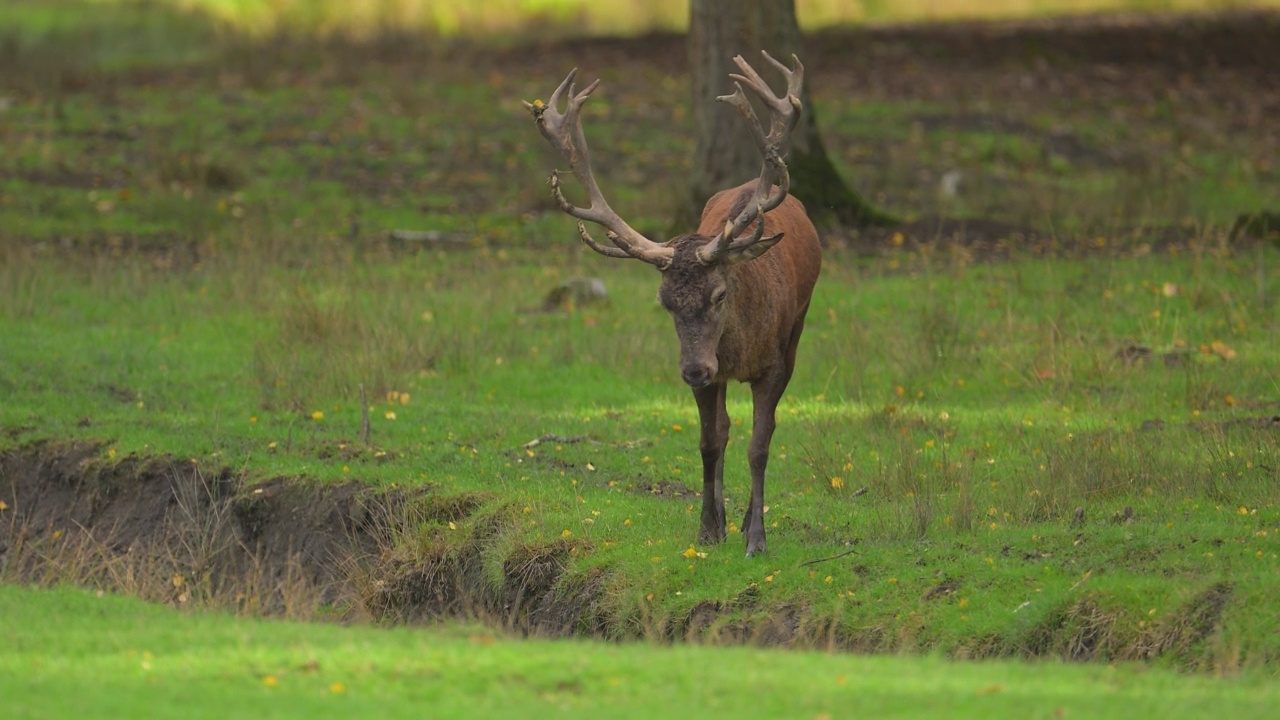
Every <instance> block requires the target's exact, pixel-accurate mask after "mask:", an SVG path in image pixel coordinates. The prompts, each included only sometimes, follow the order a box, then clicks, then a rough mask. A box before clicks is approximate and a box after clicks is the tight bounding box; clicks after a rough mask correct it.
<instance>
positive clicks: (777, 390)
mask: <svg viewBox="0 0 1280 720" xmlns="http://www.w3.org/2000/svg"><path fill="white" fill-rule="evenodd" d="M787 375H788V377H782V378H773V379H771V380H764V381H761V382H758V383H755V384H753V385H752V386H751V395H752V398H751V399H752V406H753V407H752V414H753V419H752V428H751V445H750V447H749V448H747V462H748V463H749V464H750V466H751V500H750V502H748V503H747V513H746V516H744V517H743V518H742V534H743V535H745V536H746V539H747V557H751V556H752V555H757V554H764V553H766V552H768V550H769V548H768V546H767V545H766V544H765V539H764V472H765V469H766V468H767V467H768V465H769V444H770V443H771V442H772V441H773V430H774V428H775V427H777V422H776V420H775V418H774V415H775V413H776V411H777V409H778V401H779V400H781V399H782V391H783V390H785V389H786V387H787V380H788V379H790V378H789V375H790V373H787Z"/></svg>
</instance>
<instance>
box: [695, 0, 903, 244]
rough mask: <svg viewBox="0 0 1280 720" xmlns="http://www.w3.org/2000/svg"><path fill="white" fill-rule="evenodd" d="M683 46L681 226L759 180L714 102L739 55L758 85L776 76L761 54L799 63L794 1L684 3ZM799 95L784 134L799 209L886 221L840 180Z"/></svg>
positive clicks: (748, 141)
mask: <svg viewBox="0 0 1280 720" xmlns="http://www.w3.org/2000/svg"><path fill="white" fill-rule="evenodd" d="M688 49H689V65H690V68H691V70H692V75H693V120H694V127H695V129H696V132H697V143H696V146H695V149H694V162H693V170H692V172H691V174H690V180H689V189H688V193H687V194H686V196H685V197H686V200H685V202H683V203H682V206H683V207H680V208H678V210H677V213H676V215H677V217H676V222H677V224H678V225H679V226H681V227H688V226H689V225H690V224H696V221H697V218H698V216H699V213H701V211H702V206H703V204H705V203H706V201H707V199H708V198H709V197H711V195H712V194H714V193H716V192H717V191H719V190H723V189H725V188H728V187H733V186H734V185H738V184H740V183H743V182H746V181H747V180H749V179H751V178H753V177H755V176H757V175H759V173H760V163H761V158H760V153H759V150H758V149H757V148H756V146H755V143H754V141H753V140H752V138H751V135H750V133H748V131H747V129H746V125H745V123H743V122H742V119H741V118H740V117H739V116H738V114H737V113H736V112H735V111H734V110H733V108H731V107H730V106H728V105H726V104H725V103H722V102H716V97H717V96H719V95H728V94H729V93H730V92H731V91H732V90H733V86H732V84H731V81H730V80H729V73H731V72H732V73H736V72H738V69H737V67H736V66H735V65H733V63H732V58H733V57H734V56H735V55H742V56H743V57H744V58H746V59H747V61H748V62H750V63H751V65H752V67H754V68H756V70H757V71H759V72H760V73H761V75H763V76H764V77H765V79H766V80H776V77H774V76H771V73H772V72H773V70H772V68H769V67H766V66H765V65H766V63H765V61H764V59H763V58H762V57H761V56H760V51H761V50H764V51H766V52H768V53H769V54H770V55H772V56H773V57H775V58H777V59H778V60H779V61H781V62H782V63H784V64H787V65H790V63H791V55H792V54H793V53H794V54H795V55H797V56H799V57H800V58H801V61H802V62H803V60H804V54H803V52H802V42H801V38H800V26H799V24H798V23H797V21H796V7H795V0H690V3H689V39H688ZM803 95H804V97H802V98H800V101H801V102H802V103H803V105H804V112H803V113H802V114H801V115H800V124H799V125H798V126H797V127H796V130H795V131H794V132H793V133H792V137H791V153H790V155H789V156H788V157H787V167H788V168H789V170H790V172H791V194H792V195H795V196H796V197H797V198H799V199H800V201H801V202H803V203H804V204H805V207H806V208H807V209H808V210H809V215H810V217H812V218H813V219H814V221H815V222H816V223H818V224H823V223H827V224H829V223H832V222H839V223H842V224H845V225H852V226H866V225H883V224H887V223H890V222H893V221H894V218H892V217H891V216H890V215H888V214H887V213H885V212H883V211H881V210H878V209H876V208H875V207H873V206H871V205H870V204H868V203H866V202H865V201H864V200H863V199H862V198H861V197H859V196H858V194H857V193H855V192H854V191H853V190H852V189H851V188H850V187H849V185H848V184H847V183H846V182H845V181H844V179H843V178H841V177H840V174H839V173H838V172H837V171H836V168H835V166H834V165H832V163H831V160H830V158H828V157H827V151H826V148H825V147H823V144H822V138H821V136H820V135H819V134H818V124H817V121H816V119H815V112H814V106H813V100H812V99H811V97H810V93H809V90H808V88H807V87H806V88H805V89H804V90H803ZM762 117H763V116H762Z"/></svg>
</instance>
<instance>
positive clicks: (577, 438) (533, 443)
mask: <svg viewBox="0 0 1280 720" xmlns="http://www.w3.org/2000/svg"><path fill="white" fill-rule="evenodd" d="M583 440H586V441H587V442H591V443H594V442H595V441H594V440H590V439H588V438H587V436H586V435H574V436H573V437H564V436H563V435H555V434H547V435H543V436H542V437H539V438H534V439H533V440H530V441H529V442H527V443H525V444H524V445H521V446H520V447H522V448H524V449H525V450H530V449H532V448H536V447H538V446H539V445H541V444H542V443H544V442H558V443H561V444H564V445H571V444H573V443H579V442H582V441H583Z"/></svg>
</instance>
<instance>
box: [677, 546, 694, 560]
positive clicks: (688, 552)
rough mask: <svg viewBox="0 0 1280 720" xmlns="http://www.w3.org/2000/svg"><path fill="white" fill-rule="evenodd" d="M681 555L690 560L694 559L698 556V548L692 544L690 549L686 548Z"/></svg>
mask: <svg viewBox="0 0 1280 720" xmlns="http://www.w3.org/2000/svg"><path fill="white" fill-rule="evenodd" d="M681 555H684V556H685V558H686V559H688V560H692V559H694V558H695V557H697V556H698V549H697V548H695V547H694V546H692V545H690V546H689V549H688V550H685V551H684V552H683V553H681Z"/></svg>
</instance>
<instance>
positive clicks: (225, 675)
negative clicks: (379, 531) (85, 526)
mask: <svg viewBox="0 0 1280 720" xmlns="http://www.w3.org/2000/svg"><path fill="white" fill-rule="evenodd" d="M0 611H3V617H4V631H5V636H6V637H5V647H6V650H5V651H4V652H2V653H0V670H3V673H2V674H0V692H3V693H4V697H5V706H6V713H7V714H8V716H9V717H11V718H15V720H17V719H18V718H40V717H48V716H49V715H50V714H58V715H63V714H89V715H103V714H110V715H128V716H130V717H172V716H173V715H174V714H179V713H180V714H182V715H183V716H188V717H226V715H227V714H228V713H232V714H249V713H254V714H263V713H269V714H271V715H272V716H273V717H306V718H314V717H331V716H339V715H345V716H349V715H352V714H377V715H378V716H379V717H421V716H422V714H423V713H424V712H429V713H430V714H431V715H432V716H434V717H457V716H466V717H475V716H486V717H488V716H494V715H499V714H507V713H518V714H522V715H530V714H539V715H541V714H555V715H556V716H557V717H598V716H599V714H600V713H601V712H606V713H608V714H609V715H610V716H611V717H659V716H667V715H670V714H672V713H690V712H692V713H704V712H728V713H733V714H734V716H735V717H745V718H755V717H780V716H786V717H802V718H824V717H848V716H850V715H853V714H857V715H863V714H872V715H875V716H876V717H920V716H921V715H922V714H928V715H929V716H942V717H953V718H967V717H974V718H977V717H991V716H992V715H998V716H1009V715H1016V716H1019V717H1080V716H1084V717H1091V718H1124V717H1132V716H1133V715H1135V714H1137V715H1139V716H1141V717H1162V718H1175V719H1176V718H1196V717H1207V716H1209V715H1212V714H1220V713H1225V714H1228V715H1229V716H1230V717H1264V716H1265V715H1266V714H1267V711H1266V708H1268V707H1272V706H1274V704H1275V702H1276V699H1277V691H1276V689H1275V685H1274V683H1272V682H1270V678H1269V677H1267V676H1265V675H1262V674H1249V675H1245V676H1243V677H1236V678H1230V679H1222V678H1218V679H1213V678H1204V677H1188V676H1185V675H1178V674H1176V673H1173V672H1171V671H1168V670H1161V669H1151V668H1143V667H1138V666H1132V665H1122V666H1102V665H1093V666H1087V665H1062V664H1057V663H1040V664H1017V663H1009V662H1003V663H1000V662H988V663H956V662H949V661H946V660H943V659H941V658H936V657H933V658H924V659H908V658H893V657H875V658H870V657H859V656H853V655H827V654H822V653H796V652H784V651H778V650H772V651H769V650H755V649H747V648H716V649H713V648H704V647H691V646H683V647H665V648H664V647H655V646H650V645H629V646H619V645H606V644H601V643H589V642H580V641H572V642H564V641H561V642H547V641H531V640H519V641H517V640H511V639H508V638H504V637H502V636H500V635H494V634H493V632H492V631H490V630H488V629H485V628H481V627H476V626H451V627H447V628H440V629H430V630H422V629H409V628H393V629H371V628H349V627H348V628H344V627H337V626H332V625H305V624H298V623H285V622H270V621H262V620H249V619H244V618H233V617H227V616H221V615H217V614H213V613H196V614H179V613H177V612H175V611H173V610H170V609H168V608H160V607H155V606H147V605H143V604H142V603H140V602H137V601H134V600H128V599H124V598H119V597H113V596H109V595H108V596H105V597H95V596H93V595H92V594H90V593H88V592H85V591H79V590H66V589H61V590H30V589H19V588H15V587H5V586H0ZM747 687H749V688H750V690H744V688H747Z"/></svg>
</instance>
